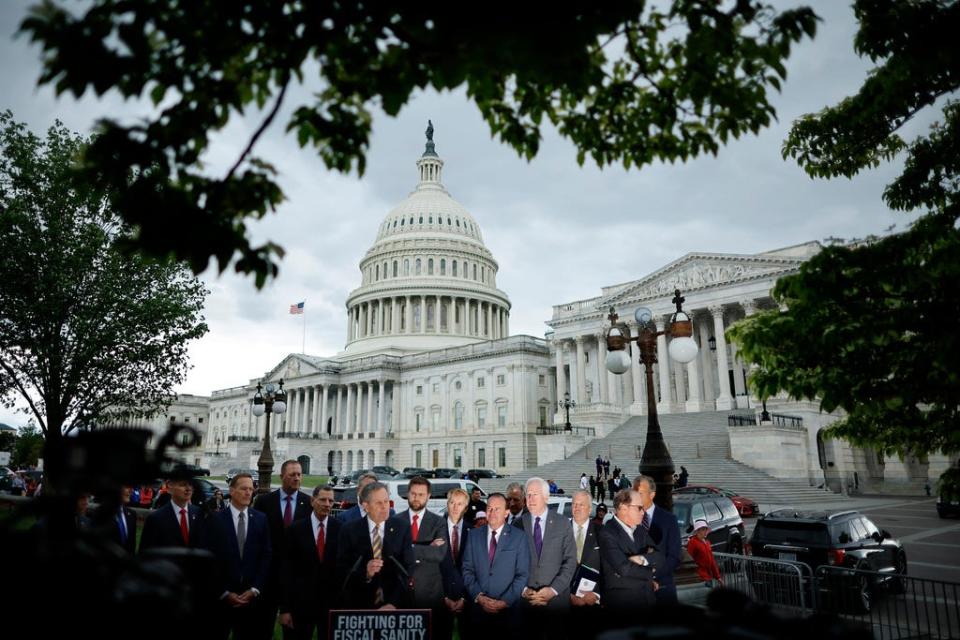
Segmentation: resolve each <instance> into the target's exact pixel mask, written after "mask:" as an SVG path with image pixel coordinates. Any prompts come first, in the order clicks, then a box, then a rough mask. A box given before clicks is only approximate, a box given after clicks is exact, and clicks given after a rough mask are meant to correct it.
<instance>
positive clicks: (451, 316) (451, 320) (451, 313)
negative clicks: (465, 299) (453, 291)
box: [447, 296, 457, 335]
mask: <svg viewBox="0 0 960 640" xmlns="http://www.w3.org/2000/svg"><path fill="white" fill-rule="evenodd" d="M456 304H457V302H456V298H454V297H453V296H450V302H448V303H447V333H449V334H450V335H453V334H454V333H456V331H455V330H454V329H455V325H456V318H457V316H456V312H455V310H454V308H455V306H456Z"/></svg>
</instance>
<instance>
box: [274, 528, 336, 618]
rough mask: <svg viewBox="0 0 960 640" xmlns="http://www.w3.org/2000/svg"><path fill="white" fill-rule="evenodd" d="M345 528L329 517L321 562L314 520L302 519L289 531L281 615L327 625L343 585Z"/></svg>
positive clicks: (283, 563)
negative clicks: (291, 614)
mask: <svg viewBox="0 0 960 640" xmlns="http://www.w3.org/2000/svg"><path fill="white" fill-rule="evenodd" d="M342 528H343V524H341V523H340V522H339V521H338V520H337V519H336V518H333V517H329V516H328V517H327V523H326V526H325V528H324V532H323V533H324V545H323V560H322V561H321V560H320V558H319V557H317V542H316V539H315V538H314V537H313V518H301V519H300V520H296V521H294V523H293V524H291V525H290V526H289V527H287V530H286V532H285V534H284V537H285V540H284V544H283V555H282V556H281V558H280V584H281V589H280V613H288V612H290V611H295V612H300V613H301V615H304V614H305V615H313V616H316V617H317V618H318V619H319V620H321V621H324V622H325V618H326V612H327V611H328V610H329V609H330V608H331V607H332V606H333V603H334V600H335V599H336V598H337V596H338V589H339V588H340V583H341V582H342V578H341V577H340V574H339V573H338V572H337V557H338V554H339V545H340V531H341V529H342ZM294 624H296V621H294Z"/></svg>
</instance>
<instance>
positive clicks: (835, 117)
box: [729, 0, 960, 456]
mask: <svg viewBox="0 0 960 640" xmlns="http://www.w3.org/2000/svg"><path fill="white" fill-rule="evenodd" d="M854 10H855V12H856V16H857V19H858V21H859V31H858V33H857V35H856V40H855V47H856V50H857V52H858V53H859V54H860V55H864V56H868V57H869V58H870V59H871V60H873V61H874V62H876V63H877V67H876V68H875V69H874V70H873V71H872V72H871V74H870V75H869V77H868V78H867V79H866V81H865V82H864V84H863V86H862V87H860V89H859V91H858V92H857V93H856V94H855V95H853V96H852V97H850V98H847V99H845V100H843V101H842V102H840V103H839V104H837V105H835V106H833V107H829V108H827V109H824V110H823V111H821V112H820V113H818V114H813V115H807V116H805V117H803V118H801V119H800V120H798V121H797V122H795V123H794V126H793V128H792V130H791V132H790V134H789V137H788V138H787V140H786V142H785V143H784V147H783V152H784V156H785V157H792V158H795V159H796V160H797V161H798V162H799V163H800V165H801V166H802V167H803V168H804V169H805V170H806V171H807V173H808V174H809V175H810V176H811V177H814V178H834V177H848V178H849V177H852V176H854V175H856V174H857V173H859V172H860V171H862V170H864V169H869V168H872V167H876V166H877V165H879V164H880V163H881V162H883V161H887V160H890V159H892V158H894V157H895V156H897V155H898V154H900V153H904V154H905V155H906V162H905V167H904V170H903V172H902V173H901V175H900V176H899V177H898V178H897V179H896V180H895V181H894V182H893V183H891V184H890V185H888V186H887V188H886V190H885V191H884V194H883V197H884V200H885V202H886V203H887V204H888V205H889V206H890V207H891V208H892V209H895V210H900V211H904V212H920V213H922V215H921V217H920V218H919V219H918V220H917V221H916V222H915V223H914V224H912V225H911V226H910V228H909V229H908V230H906V231H905V232H903V233H898V234H894V235H889V236H887V237H884V238H881V239H875V238H874V239H869V240H868V241H866V242H861V243H855V244H851V245H847V246H831V247H827V248H825V249H824V250H823V251H822V252H821V253H819V254H818V255H817V256H815V257H814V258H812V259H811V260H809V261H808V262H806V263H805V264H804V265H803V266H802V267H801V268H800V271H799V273H798V274H796V275H794V276H791V277H788V278H783V279H782V280H780V281H779V282H778V283H777V285H776V287H775V288H774V291H773V297H774V299H775V300H776V301H777V303H778V304H779V305H780V306H781V309H782V310H773V311H768V312H764V313H759V314H756V315H754V316H752V317H750V318H747V319H746V320H744V321H742V322H740V323H738V324H737V325H736V326H734V327H732V328H731V329H730V330H729V335H730V337H731V339H732V340H734V341H735V342H736V343H737V345H738V349H739V351H740V353H742V354H743V355H744V357H745V358H746V359H748V360H750V361H752V362H754V363H756V364H757V365H759V368H758V370H757V371H756V372H755V374H754V375H753V377H752V378H751V385H752V387H753V389H754V390H755V392H756V393H758V394H759V395H760V396H761V397H768V396H771V395H773V394H776V393H779V392H782V391H785V392H787V393H789V394H790V395H792V396H794V397H797V398H808V399H809V398H819V400H820V403H821V407H822V408H823V409H824V410H826V411H834V410H836V409H842V410H843V412H844V417H843V418H842V419H841V420H839V421H838V422H836V423H835V424H834V425H833V426H832V427H831V429H830V431H829V434H830V435H831V436H834V437H840V438H845V439H847V440H849V441H850V442H852V443H853V444H855V445H858V446H866V447H872V448H874V449H877V450H878V451H883V452H886V453H894V452H896V453H899V454H900V455H906V454H911V453H912V454H914V455H917V456H923V455H925V454H927V453H931V452H935V451H943V452H948V453H949V452H956V451H960V428H958V425H960V335H958V332H957V318H958V317H960V287H958V286H957V283H958V282H960V229H958V217H960V201H958V188H960V172H958V169H960V104H958V103H957V102H956V101H955V98H956V93H957V89H958V87H960V49H958V48H957V47H956V46H954V44H955V43H954V40H955V38H956V34H957V33H960V3H958V2H955V1H952V0H915V1H914V2H900V1H898V0H858V1H857V2H856V3H855V5H854ZM937 108H939V109H940V121H939V122H937V123H936V124H935V125H934V126H933V127H932V128H931V130H930V131H929V133H927V134H926V135H921V136H918V137H917V138H916V139H914V140H912V141H910V142H907V141H905V140H904V139H903V138H902V137H901V136H900V135H899V132H900V131H901V130H902V128H903V126H904V125H905V124H906V123H907V122H909V121H910V120H911V119H912V118H913V117H914V116H916V115H917V114H919V113H921V112H923V111H924V110H933V109H937Z"/></svg>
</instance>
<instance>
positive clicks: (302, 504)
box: [253, 460, 313, 638]
mask: <svg viewBox="0 0 960 640" xmlns="http://www.w3.org/2000/svg"><path fill="white" fill-rule="evenodd" d="M302 478H303V469H302V468H301V466H300V463H299V462H297V461H296V460H287V461H285V462H284V463H283V464H282V465H280V488H279V489H277V490H276V491H271V492H270V493H262V494H260V495H259V496H257V499H256V501H254V503H253V508H254V509H256V510H257V511H260V512H261V513H263V514H264V515H266V516H267V523H268V524H269V528H270V546H271V548H272V549H273V559H272V560H271V561H270V577H269V579H268V580H267V588H266V589H264V592H263V595H262V597H261V611H263V620H262V621H261V624H263V627H264V632H265V633H266V632H267V631H268V630H269V633H270V634H271V635H272V634H273V627H274V622H275V621H276V619H277V608H278V606H279V603H280V590H281V587H280V564H281V563H282V561H283V545H284V535H283V534H284V532H285V531H286V529H287V527H289V526H290V525H291V524H293V523H294V521H296V520H303V519H305V518H309V517H310V514H311V513H313V508H312V507H311V506H310V496H309V495H307V494H306V493H304V492H302V491H300V482H301V480H302ZM289 635H290V634H289V630H288V629H287V628H286V627H284V632H283V636H284V638H287V637H289Z"/></svg>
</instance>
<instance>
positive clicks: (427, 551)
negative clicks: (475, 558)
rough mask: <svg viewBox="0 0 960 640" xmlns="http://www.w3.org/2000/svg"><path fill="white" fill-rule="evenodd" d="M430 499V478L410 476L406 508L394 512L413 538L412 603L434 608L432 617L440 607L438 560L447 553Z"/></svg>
mask: <svg viewBox="0 0 960 640" xmlns="http://www.w3.org/2000/svg"><path fill="white" fill-rule="evenodd" d="M429 499H430V481H429V480H427V479H426V478H423V477H421V476H416V477H414V478H411V479H410V484H409V485H407V504H408V505H409V508H408V509H407V510H406V511H401V512H400V513H398V514H397V517H398V518H402V519H404V520H406V521H407V522H408V523H409V524H410V537H411V539H412V540H413V555H414V558H415V559H416V563H415V564H414V566H413V572H412V574H411V575H412V578H413V604H414V606H415V607H416V608H418V609H433V611H434V617H436V615H437V612H438V611H439V610H440V609H442V608H443V596H444V583H445V581H444V579H443V576H442V574H441V571H440V569H441V567H440V565H441V563H442V562H443V561H444V560H446V559H447V558H448V556H449V551H448V549H447V542H446V537H445V536H444V529H445V528H446V527H445V525H444V521H443V518H441V517H440V516H438V515H437V514H435V513H432V512H430V511H428V510H427V500H429Z"/></svg>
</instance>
